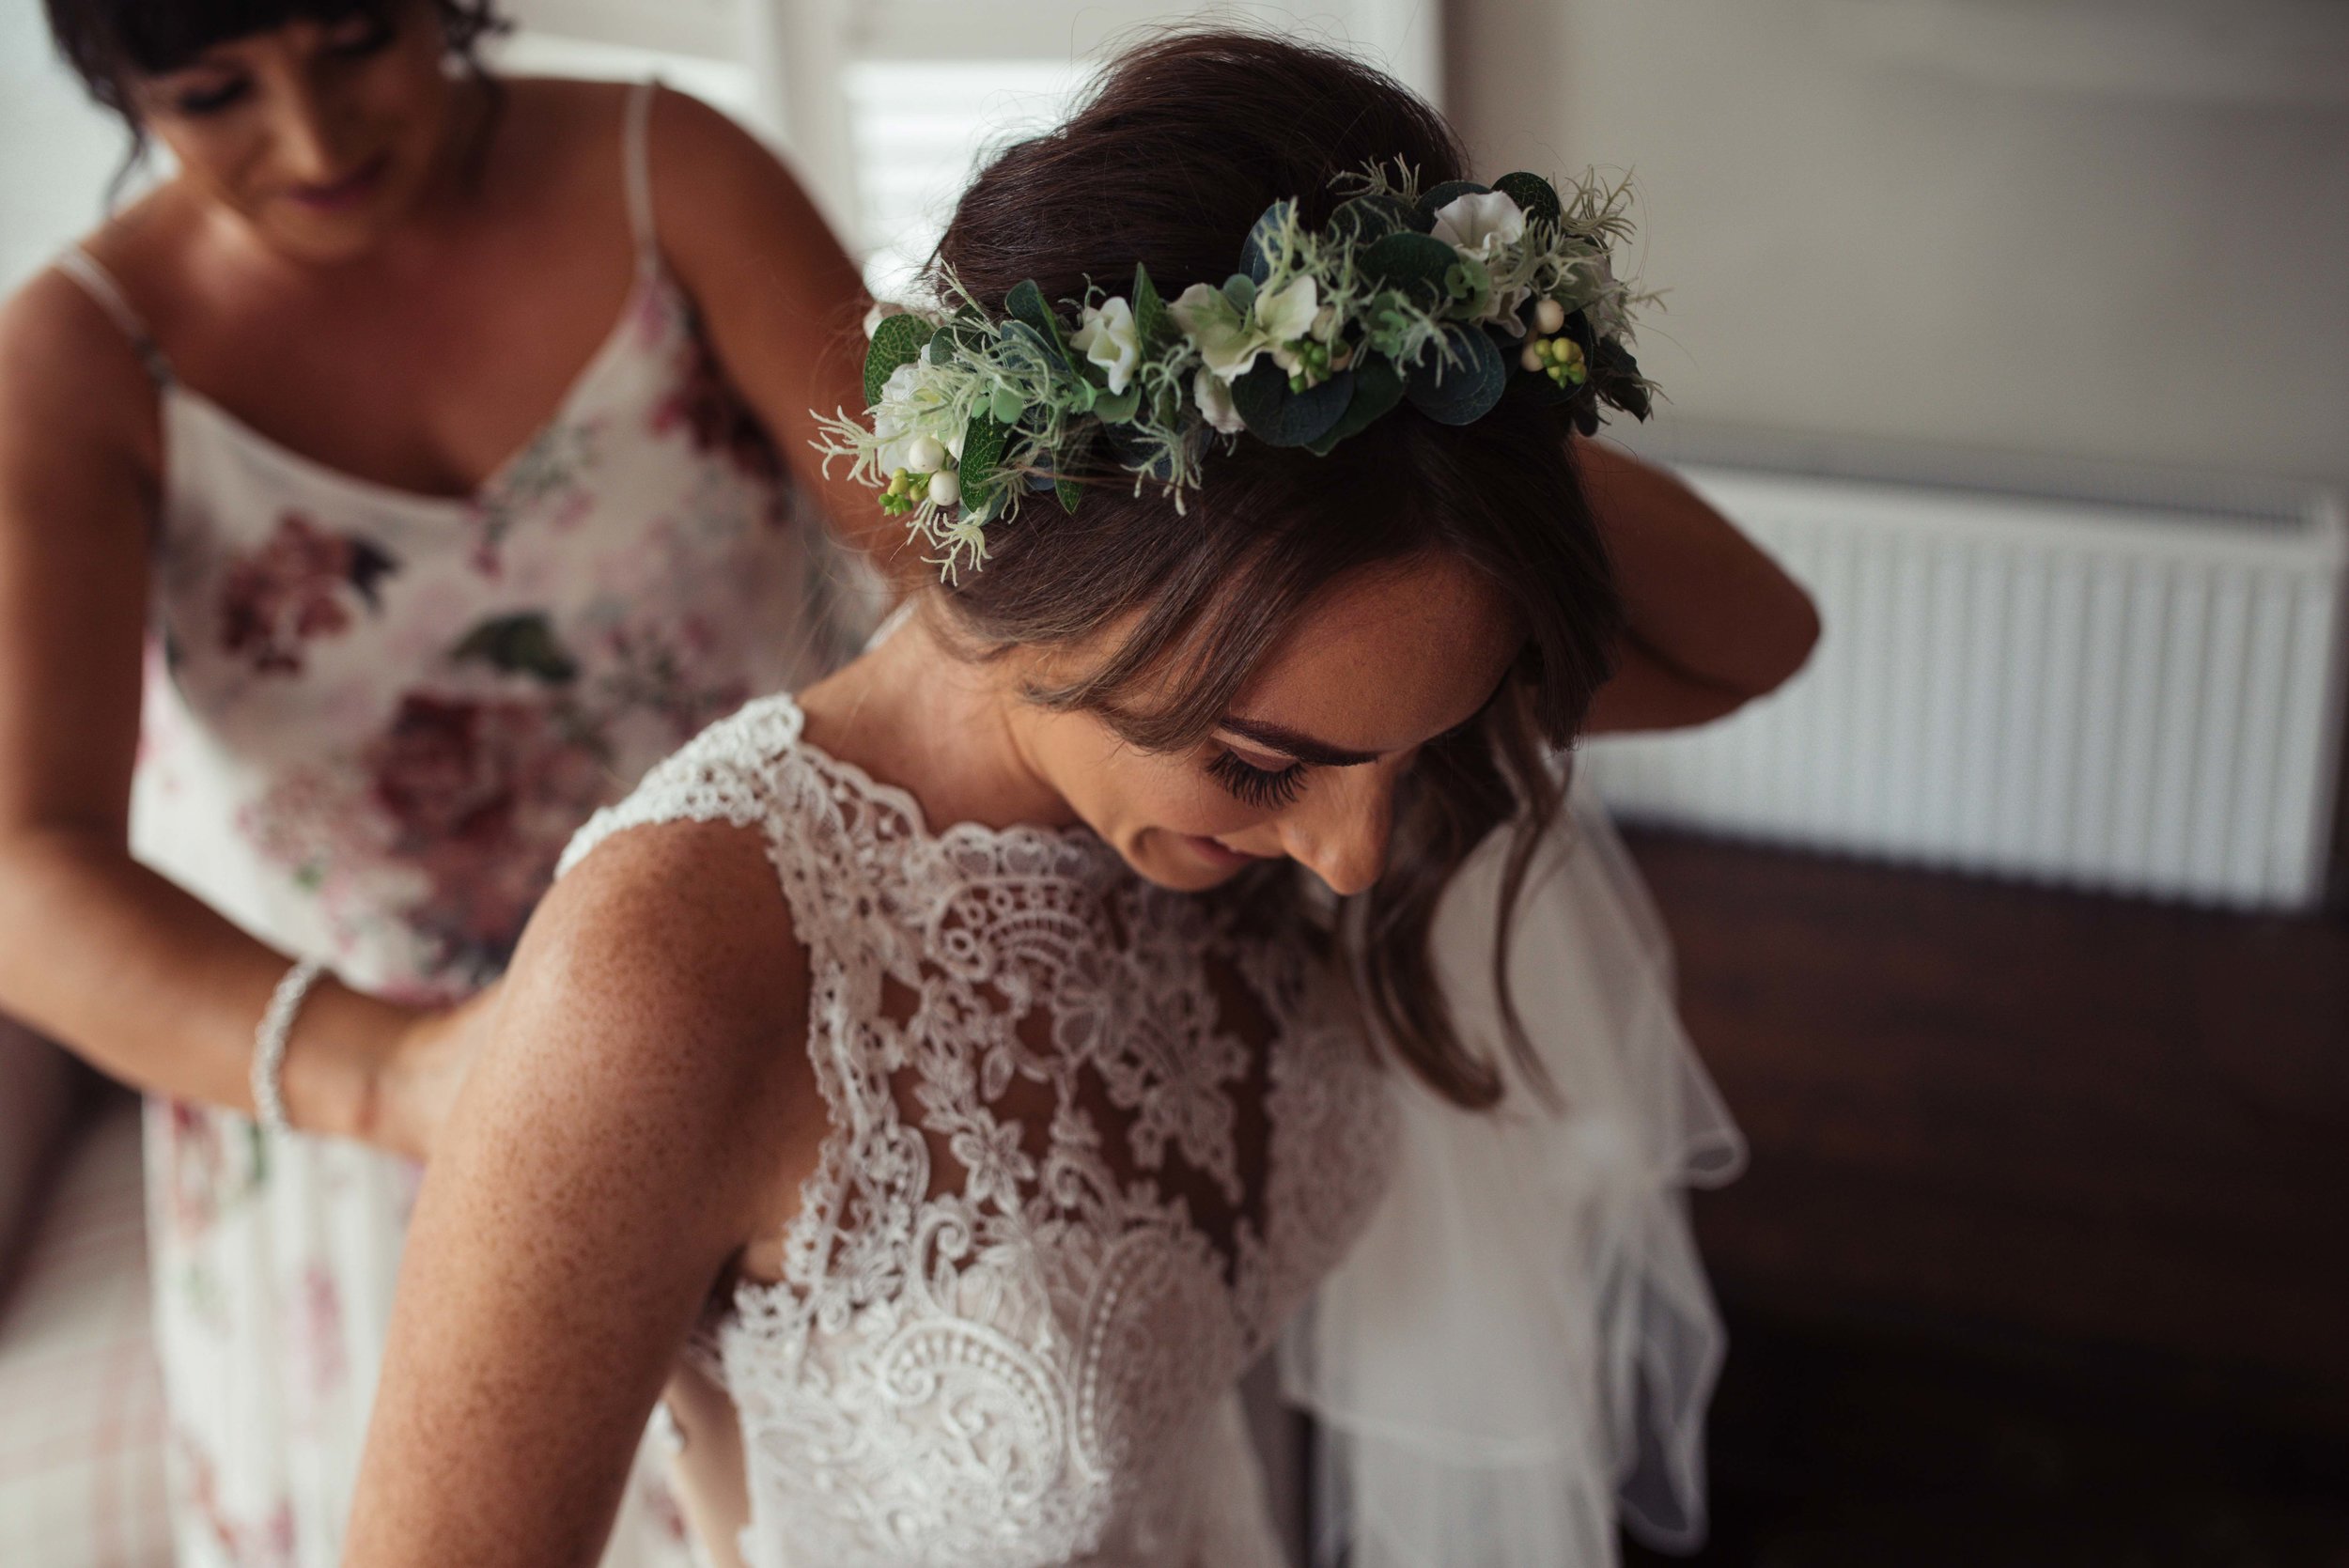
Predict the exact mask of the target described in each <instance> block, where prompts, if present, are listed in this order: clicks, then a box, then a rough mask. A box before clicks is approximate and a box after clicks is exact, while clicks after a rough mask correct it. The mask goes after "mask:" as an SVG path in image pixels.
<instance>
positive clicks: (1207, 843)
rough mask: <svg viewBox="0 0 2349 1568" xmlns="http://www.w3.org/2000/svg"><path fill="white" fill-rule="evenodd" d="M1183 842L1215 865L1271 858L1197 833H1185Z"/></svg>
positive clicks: (1250, 862)
mask: <svg viewBox="0 0 2349 1568" xmlns="http://www.w3.org/2000/svg"><path fill="white" fill-rule="evenodd" d="M1183 842H1184V843H1185V844H1188V845H1190V846H1191V848H1192V849H1194V850H1196V851H1197V852H1198V853H1199V856H1200V858H1201V859H1203V860H1205V861H1206V862H1208V863H1210V864H1212V865H1217V866H1223V867H1227V868H1228V867H1233V866H1242V865H1250V864H1252V863H1254V862H1257V861H1264V860H1270V859H1271V857H1270V856H1269V855H1252V854H1250V853H1249V852H1248V851H1247V850H1245V849H1235V848H1233V847H1232V846H1230V845H1228V844H1225V843H1223V842H1222V841H1221V840H1220V839H1212V838H1206V837H1203V836H1202V835H1200V834H1198V833H1185V834H1184V835H1183Z"/></svg>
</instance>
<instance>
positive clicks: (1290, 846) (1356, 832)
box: [1281, 758, 1402, 894]
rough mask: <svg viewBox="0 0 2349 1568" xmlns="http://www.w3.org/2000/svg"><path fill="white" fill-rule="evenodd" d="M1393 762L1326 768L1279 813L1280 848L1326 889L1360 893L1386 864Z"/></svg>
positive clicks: (1398, 771) (1394, 774) (1397, 775)
mask: <svg viewBox="0 0 2349 1568" xmlns="http://www.w3.org/2000/svg"><path fill="white" fill-rule="evenodd" d="M1399 761H1400V759H1398V758H1388V759H1386V760H1384V761H1381V762H1375V763H1370V764H1367V765H1365V766H1363V767H1361V768H1330V769H1328V770H1327V771H1325V772H1324V773H1323V775H1322V777H1321V778H1320V780H1319V781H1317V787H1315V788H1314V789H1310V790H1308V791H1306V793H1305V799H1303V800H1299V801H1298V803H1297V804H1296V805H1295V806H1294V807H1292V808H1291V809H1290V810H1289V811H1288V812H1287V813H1286V814H1285V815H1283V817H1282V819H1281V846H1282V847H1283V849H1284V850H1286V851H1287V852H1288V854H1289V856H1290V857H1291V858H1292V859H1294V860H1296V861H1298V862H1300V863H1302V864H1303V865H1304V866H1305V867H1306V868H1307V869H1309V870H1310V871H1312V872H1313V874H1314V875H1315V876H1316V877H1320V878H1321V879H1322V880H1323V881H1325V882H1327V883H1329V884H1330V892H1332V893H1339V894H1346V893H1361V892H1363V891H1365V890H1366V889H1368V888H1369V886H1370V885H1371V884H1372V883H1373V882H1376V881H1377V879H1378V874H1379V873H1380V872H1382V871H1384V870H1385V869H1386V868H1387V843H1388V840H1389V839H1390V838H1391V837H1392V835H1393V831H1394V789H1395V784H1396V782H1397V781H1398V780H1399V779H1400V778H1401V776H1402V770H1401V768H1400V767H1399V766H1397V764H1398V763H1399Z"/></svg>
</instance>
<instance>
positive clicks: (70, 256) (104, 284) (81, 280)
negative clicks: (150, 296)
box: [52, 245, 171, 386]
mask: <svg viewBox="0 0 2349 1568" xmlns="http://www.w3.org/2000/svg"><path fill="white" fill-rule="evenodd" d="M52 265H53V266H54V267H55V268H56V269H57V271H58V272H63V273H64V274H65V275H66V276H67V277H70V278H71V279H72V280H73V281H74V282H75V283H77V284H79V285H81V287H82V292H83V293H85V294H87V295H88V296H89V297H90V298H91V299H92V300H94V301H96V302H97V303H98V308H99V309H101V310H102V311H104V312H105V313H106V314H107V315H108V316H110V317H112V318H114V323H115V325H116V326H117V327H120V328H121V329H122V335H123V336H125V337H127V338H129V339H130V340H131V347H132V349H134V350H136V351H137V353H138V356H139V363H140V364H141V365H145V366H146V367H147V373H148V375H149V376H150V377H152V378H153V379H154V381H155V384H156V385H157V386H164V385H168V384H169V383H170V380H171V362H170V361H168V360H166V359H164V358H163V350H162V349H158V348H157V347H156V346H155V340H154V338H152V337H151V336H149V335H148V331H147V322H146V321H145V320H143V319H142V318H140V316H139V313H138V312H137V311H135V310H133V309H132V308H131V302H130V300H129V299H128V298H127V297H125V296H124V294H123V292H122V286H121V285H120V284H118V283H117V282H115V277H114V274H113V273H112V272H108V271H106V269H105V268H104V267H103V266H101V264H100V263H99V260H98V258H97V257H96V256H92V255H90V254H89V252H87V251H86V250H84V249H82V247H81V246H79V245H73V246H70V247H68V248H67V249H66V250H64V251H61V252H59V253H58V256H57V258H56V260H55V261H54V262H53V263H52Z"/></svg>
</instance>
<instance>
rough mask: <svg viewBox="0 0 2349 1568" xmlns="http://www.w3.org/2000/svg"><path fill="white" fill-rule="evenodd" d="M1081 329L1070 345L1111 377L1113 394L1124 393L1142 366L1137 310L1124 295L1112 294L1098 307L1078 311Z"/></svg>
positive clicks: (1079, 327)
mask: <svg viewBox="0 0 2349 1568" xmlns="http://www.w3.org/2000/svg"><path fill="white" fill-rule="evenodd" d="M1079 312H1080V317H1081V319H1080V322H1079V325H1078V327H1077V330H1076V331H1075V332H1074V333H1072V334H1069V338H1068V341H1069V342H1070V343H1072V344H1074V345H1075V346H1076V349H1077V351H1078V352H1079V353H1081V354H1082V355H1084V357H1085V358H1086V359H1088V360H1091V361H1092V362H1093V363H1094V364H1096V365H1099V366H1100V367H1101V368H1102V369H1103V370H1104V371H1106V372H1107V373H1108V375H1109V383H1110V390H1111V391H1112V392H1123V391H1125V390H1126V388H1127V387H1128V385H1130V384H1131V383H1132V381H1133V379H1134V367H1135V366H1136V365H1140V364H1141V363H1142V334H1140V333H1139V332H1138V331H1137V330H1136V329H1135V326H1134V307H1133V306H1132V305H1130V304H1128V303H1126V297H1125V296H1124V295H1122V294H1112V295H1111V296H1110V297H1109V298H1108V299H1106V300H1103V301H1102V302H1101V303H1100V304H1099V305H1097V306H1095V305H1083V306H1081V307H1079Z"/></svg>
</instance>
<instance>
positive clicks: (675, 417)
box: [652, 335, 783, 481]
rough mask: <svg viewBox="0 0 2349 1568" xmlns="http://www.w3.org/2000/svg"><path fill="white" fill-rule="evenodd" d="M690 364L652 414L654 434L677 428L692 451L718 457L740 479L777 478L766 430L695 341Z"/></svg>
mask: <svg viewBox="0 0 2349 1568" xmlns="http://www.w3.org/2000/svg"><path fill="white" fill-rule="evenodd" d="M680 426H682V427H684V428H685V430H686V431H687V433H688V434H690V435H691V436H692V441H693V448H694V450H695V451H698V452H723V453H725V454H726V455H727V456H728V457H729V458H732V459H733V460H734V463H735V466H737V467H738V468H739V469H741V471H742V472H743V473H745V474H751V475H753V476H754V477H755V478H759V479H765V480H769V481H773V480H775V479H778V478H780V477H781V476H782V474H783V459H782V458H781V457H780V456H778V455H777V453H776V451H775V443H774V442H773V441H772V440H770V438H769V436H768V434H767V428H766V427H765V426H763V425H761V424H759V422H758V421H757V419H756V418H755V417H754V416H753V415H752V413H751V411H750V410H749V409H747V408H745V407H743V404H742V399H741V398H740V397H739V396H736V395H735V391H734V388H733V387H732V386H731V385H729V384H728V383H727V381H726V379H725V374H724V372H723V371H722V370H720V369H719V368H718V362H717V359H716V358H715V357H714V356H713V355H711V353H710V352H709V350H708V347H707V346H706V345H704V344H703V343H702V341H701V339H700V337H699V336H698V335H696V336H695V337H694V338H693V339H692V362H691V363H690V364H689V365H687V366H686V367H685V374H683V375H681V376H679V377H678V378H677V387H676V390H675V391H673V392H672V393H670V394H669V396H668V397H667V398H665V399H664V400H663V401H662V402H661V405H660V406H659V407H658V408H656V409H655V410H654V411H653V416H652V427H653V430H654V432H655V433H656V434H660V435H666V434H667V433H668V432H669V431H671V430H674V429H677V427H680Z"/></svg>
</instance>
